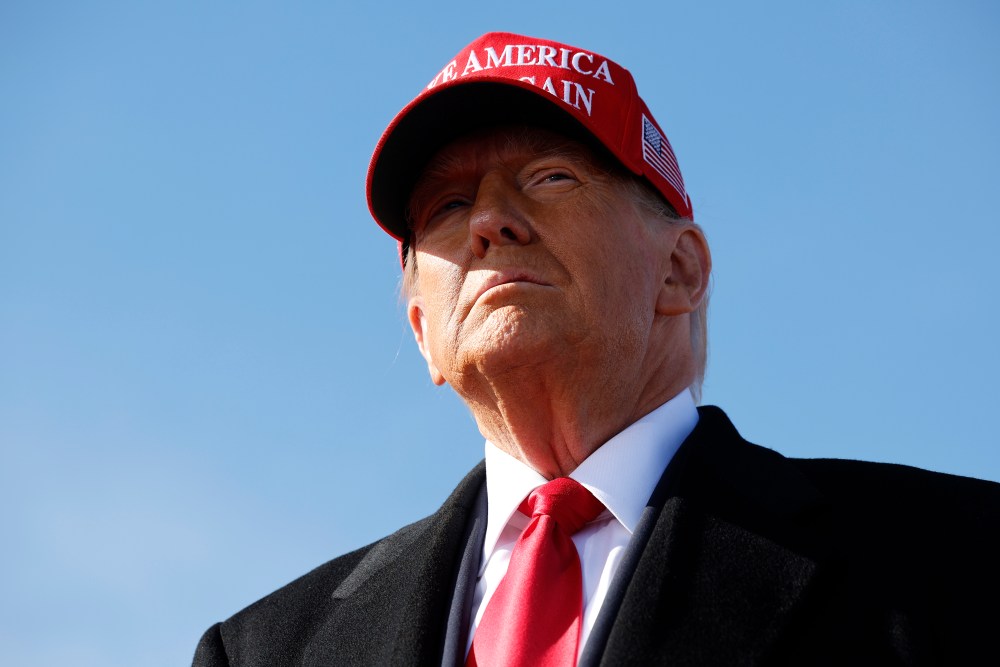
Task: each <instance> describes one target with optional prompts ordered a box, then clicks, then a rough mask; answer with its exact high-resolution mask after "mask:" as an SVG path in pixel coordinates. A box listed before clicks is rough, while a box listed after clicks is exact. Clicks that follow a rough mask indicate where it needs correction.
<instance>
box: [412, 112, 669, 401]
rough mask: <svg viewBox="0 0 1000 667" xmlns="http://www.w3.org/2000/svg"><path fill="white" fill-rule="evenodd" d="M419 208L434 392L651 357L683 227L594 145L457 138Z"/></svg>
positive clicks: (421, 320)
mask: <svg viewBox="0 0 1000 667" xmlns="http://www.w3.org/2000/svg"><path fill="white" fill-rule="evenodd" d="M410 209H411V218H412V221H413V223H412V224H413V243H414V247H415V249H416V258H415V259H416V269H417V280H416V285H415V287H414V293H413V295H411V299H410V303H409V309H408V310H409V318H410V322H411V325H412V326H413V329H414V333H415V335H416V337H417V341H418V343H419V345H420V347H421V351H422V352H423V353H424V356H425V357H426V358H427V361H428V365H429V367H430V371H431V375H432V378H433V379H434V381H435V382H436V383H438V384H440V383H442V382H444V381H448V382H450V383H451V384H452V385H454V386H456V389H459V388H460V387H461V385H462V384H463V381H465V380H467V379H468V377H469V374H479V375H482V376H485V377H488V378H489V377H491V376H493V377H496V376H497V375H498V374H503V373H506V372H510V371H513V370H517V369H525V368H529V367H533V366H534V367H538V368H542V367H543V366H544V365H546V364H549V365H551V364H557V365H558V364H560V363H564V364H566V369H565V370H566V372H567V373H570V375H572V373H571V371H572V367H573V366H579V365H580V364H603V365H608V364H611V365H613V364H615V363H616V360H620V361H621V363H623V364H625V365H626V366H627V365H628V364H629V363H631V362H634V361H635V360H636V358H640V359H641V358H642V357H643V355H644V354H645V353H646V352H647V351H648V347H649V345H650V340H649V339H650V335H651V328H652V323H653V320H654V317H655V315H656V311H657V300H658V298H660V292H661V288H662V285H663V283H664V279H665V277H666V276H669V271H670V268H669V265H670V258H669V255H670V249H669V245H670V238H671V235H672V234H674V232H673V231H672V230H673V226H671V225H670V224H669V223H667V222H666V221H665V220H663V219H662V218H659V217H656V216H655V215H653V214H651V213H649V212H646V211H645V210H644V209H642V207H640V206H638V205H637V204H635V203H634V202H633V200H632V198H631V197H630V196H629V194H628V193H627V191H626V190H625V188H624V186H623V181H622V179H621V178H620V177H618V176H616V175H614V174H613V173H612V172H611V171H610V170H609V169H608V168H607V167H605V166H604V165H602V164H601V163H599V162H598V161H597V160H596V159H595V157H594V155H593V154H592V153H591V152H590V151H589V150H588V149H587V148H586V147H585V146H584V145H582V144H580V143H578V142H576V141H572V140H569V139H566V138H564V137H562V136H560V135H557V134H555V133H552V132H549V131H545V130H541V129H534V128H531V129H527V128H513V129H510V128H506V129H499V130H491V131H488V132H482V133H478V134H474V135H470V136H468V137H465V138H462V139H459V140H457V141H455V142H453V143H451V144H449V145H448V146H446V147H445V148H443V149H442V150H441V151H439V152H438V153H437V155H436V156H435V157H434V158H433V160H432V161H431V162H430V163H429V165H428V166H427V168H426V169H425V170H424V172H423V173H422V175H421V177H420V179H419V180H418V182H417V185H416V187H415V188H414V191H413V194H412V197H411V201H410ZM622 370H625V369H622Z"/></svg>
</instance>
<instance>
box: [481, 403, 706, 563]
mask: <svg viewBox="0 0 1000 667" xmlns="http://www.w3.org/2000/svg"><path fill="white" fill-rule="evenodd" d="M697 423H698V410H697V408H696V407H695V404H694V399H693V398H692V397H691V393H690V392H689V391H688V390H687V389H685V390H684V391H682V392H681V393H680V394H678V395H677V396H674V397H673V398H672V399H670V400H669V401H667V402H666V403H664V404H663V405H661V406H660V407H658V408H656V409H655V410H653V411H652V412H650V413H649V414H647V415H645V416H644V417H642V418H640V419H639V420H638V421H636V422H635V423H633V424H632V425H631V426H629V427H628V428H626V429H625V430H623V431H622V432H620V433H619V434H618V435H616V436H614V437H613V438H611V439H610V440H608V441H607V442H606V443H604V444H603V445H602V446H601V447H599V448H598V449H597V450H596V451H595V452H594V453H593V454H591V455H590V456H588V457H587V458H586V459H585V460H584V461H583V463H581V464H580V465H579V466H578V467H577V469H576V470H574V471H573V472H572V473H570V475H569V476H570V477H571V478H573V479H575V480H576V481H578V482H580V483H581V484H582V485H583V486H585V487H586V488H587V489H589V490H590V492H591V493H593V494H594V496H595V497H597V499H598V500H600V501H601V502H602V503H604V506H605V507H607V508H608V510H609V511H610V512H611V513H612V514H613V515H614V516H615V518H616V519H618V521H619V522H621V524H622V525H623V526H624V527H625V529H626V530H628V532H629V533H631V532H633V531H634V530H635V527H636V524H638V522H639V517H640V515H641V514H642V510H643V508H645V506H646V501H647V500H649V497H650V496H651V495H652V493H653V489H654V488H655V487H656V483H657V482H659V481H660V477H661V476H662V475H663V471H664V470H666V468H667V464H669V463H670V461H671V459H672V458H673V456H674V453H675V452H676V451H677V449H678V448H679V447H680V446H681V443H683V442H684V439H685V438H687V436H688V435H689V434H690V433H691V431H692V430H694V427H695V425H696V424H697ZM547 481H548V480H547V479H545V477H543V476H542V475H541V474H539V473H538V472H537V471H536V470H534V469H533V468H531V467H530V466H528V465H527V464H525V463H522V462H521V461H519V460H518V459H516V458H514V457H513V456H511V455H509V454H507V453H506V452H503V451H501V450H500V449H499V448H498V447H497V446H496V445H494V444H493V443H492V442H490V441H489V440H487V441H486V497H487V501H488V503H487V508H488V509H487V519H486V540H485V542H484V543H483V554H484V558H483V562H485V561H486V559H487V558H489V556H490V555H491V554H492V553H493V549H494V548H495V547H496V544H497V541H498V540H499V539H500V533H501V532H502V531H503V529H504V527H505V526H506V525H507V522H508V521H509V520H510V518H511V516H513V514H514V512H516V511H517V508H518V506H519V505H520V504H521V501H522V500H524V499H525V498H526V497H527V496H528V494H529V493H531V492H532V491H533V490H534V489H536V488H538V487H539V486H541V485H542V484H545V482H547Z"/></svg>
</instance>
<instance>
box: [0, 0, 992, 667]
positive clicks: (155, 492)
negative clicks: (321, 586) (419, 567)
mask: <svg viewBox="0 0 1000 667" xmlns="http://www.w3.org/2000/svg"><path fill="white" fill-rule="evenodd" d="M998 17H1000V12H998V10H997V8H996V6H995V4H994V3H990V2H985V1H981V2H977V1H972V0H970V1H966V2H958V3H944V2H936V3H930V2H905V3H904V2H899V1H890V0H887V1H885V2H880V3H870V2H860V1H853V2H851V1H848V2H842V3H802V2H776V1H773V0H772V1H765V2H758V3H741V2H731V3H713V2H700V3H694V2H690V3H677V2H655V3H654V2H649V3H648V4H647V3H627V2H626V3H598V2H590V1H584V2H577V3H572V4H564V3H554V4H550V5H544V4H538V3H523V4H519V3H504V4H502V5H498V4H497V3H484V4H471V3H446V2H439V3H434V2H431V3H426V4H421V5H419V7H417V6H399V7H396V6H394V5H389V4H377V5H376V4H373V5H371V6H370V7H361V6H356V5H348V4H345V3H337V2H328V3H318V2H298V3H263V2H249V3H225V2H219V3H210V4H206V3H192V2H177V3H126V2H120V3H113V2H91V3H70V2H7V3H4V4H3V6H2V7H0V127H2V128H3V130H2V132H0V503H2V505H3V507H4V508H5V510H4V511H3V513H2V514H0V531H2V534H3V536H4V545H5V546H4V548H3V549H2V550H0V571H3V573H4V576H3V578H2V579H0V581H2V584H0V663H3V664H11V665H13V664H16V665H22V666H33V665H39V666H40V665H51V664H74V665H101V666H104V667H106V666H117V665H121V666H125V665H129V666H132V665H156V666H158V665H164V666H165V665H177V664H185V663H186V662H187V661H189V660H190V655H191V652H192V651H193V649H194V645H195V643H196V642H197V639H198V637H199V635H200V633H201V632H202V631H203V630H204V629H205V628H206V627H208V626H209V625H210V624H211V623H212V622H214V621H216V620H221V619H223V618H225V617H227V616H228V615H230V614H231V613H233V612H234V611H236V610H237V609H239V608H241V607H243V606H245V605H246V604H248V603H250V602H252V601H253V600H255V599H257V598H259V597H261V596H262V595H264V594H266V593H268V592H269V591H271V590H273V589H274V588H276V587H278V586H280V585H281V584H283V583H285V582H287V581H289V580H291V579H292V578H294V577H296V576H298V575H299V574H302V573H303V572H305V571H306V570H308V569H310V568H312V567H314V566H316V565H318V564H320V563H322V562H324V561H325V560H328V559H329V558H331V557H333V556H335V555H337V554H339V553H342V552H344V551H346V550H349V549H352V548H355V547H358V546H361V545H363V544H365V543H367V542H369V541H371V540H373V539H376V538H377V537H379V536H381V535H384V534H386V533H388V532H391V531H392V530H394V529H395V528H397V527H399V526H401V525H402V524H404V523H407V522H410V521H413V520H416V519H418V518H420V517H421V516H424V515H425V514H427V513H429V512H431V511H433V510H434V509H435V508H436V506H437V505H438V504H439V503H440V502H441V501H442V500H443V499H444V498H445V497H446V496H447V494H448V493H449V492H450V490H451V489H452V487H453V486H454V484H455V483H456V482H457V481H458V479H459V478H460V477H461V475H462V474H463V473H464V472H465V471H466V470H467V469H468V468H469V467H471V466H472V465H473V464H474V463H475V462H476V461H477V460H478V459H479V458H480V457H481V454H482V449H481V447H482V443H481V438H480V437H479V435H478V433H477V430H476V428H475V425H474V423H473V422H472V420H471V418H470V417H469V416H468V413H467V412H466V410H465V409H464V407H463V406H462V405H461V404H460V402H459V401H458V400H457V399H456V398H455V397H454V395H452V394H451V392H450V391H449V390H447V389H443V390H442V389H437V388H435V387H433V386H432V385H431V383H430V381H429V379H428V378H427V375H426V372H425V369H424V367H423V364H422V362H421V360H420V358H419V356H418V354H417V352H416V349H415V347H414V345H413V343H412V341H411V337H410V334H409V331H408V328H407V327H406V325H405V323H404V320H403V317H402V311H401V309H400V308H399V306H398V304H397V300H396V290H397V286H398V280H399V268H398V263H397V259H396V256H395V245H394V244H393V243H392V242H391V241H390V239H389V238H388V237H386V236H385V235H384V234H382V233H381V232H380V231H379V230H378V228H377V227H376V226H375V224H374V223H373V222H372V221H371V219H370V217H369V215H368V212H367V208H366V206H365V202H364V194H363V184H364V175H365V171H366V168H367V164H368V159H369V156H370V154H371V151H372V149H373V147H374V145H375V142H376V140H377V139H378V136H379V134H380V133H381V131H382V129H383V128H384V126H385V125H386V124H387V123H388V121H389V120H390V119H391V118H392V116H393V115H394V114H395V112H396V111H397V110H398V109H399V108H400V107H402V106H403V105H404V104H405V103H406V102H407V101H409V99H410V98H411V97H412V96H413V95H414V94H416V92H417V91H418V90H419V88H420V87H421V86H422V85H423V84H424V83H426V81H428V80H429V79H430V78H431V77H432V76H433V75H434V74H435V73H436V72H437V71H438V69H440V67H441V66H442V65H443V64H445V63H446V62H447V61H448V60H449V59H450V58H451V56H452V55H454V54H455V53H456V52H457V51H458V50H459V49H460V48H461V47H462V46H464V45H465V44H466V43H467V42H469V41H471V40H472V39H473V38H474V37H476V36H477V35H479V34H480V33H483V32H486V31H489V30H510V31H514V32H521V33H525V34H528V35H533V36H539V37H545V38H550V39H556V40H561V41H565V42H568V43H571V44H576V45H578V46H581V47H584V48H587V49H591V50H594V51H596V52H598V53H602V54H604V55H606V56H609V57H611V58H613V59H615V60H616V61H618V62H620V63H622V64H623V65H625V66H626V67H628V68H629V69H630V70H631V71H632V73H633V74H634V76H635V78H636V80H637V81H638V84H639V88H640V92H641V93H642V95H643V97H644V98H645V100H646V102H647V103H648V104H649V106H650V108H651V109H652V110H653V112H654V113H655V114H656V116H657V119H658V120H659V121H660V124H661V125H662V126H663V127H664V129H665V130H666V132H667V134H668V136H669V137H670V139H671V141H672V143H673V145H674V148H675V149H676V151H677V154H678V157H679V160H680V164H681V167H682V169H683V171H684V175H685V179H686V181H687V185H688V188H689V191H690V192H691V195H692V199H693V203H694V208H695V215H696V217H697V219H698V221H699V222H700V223H701V224H702V226H703V227H704V228H705V230H706V232H707V234H708V238H709V241H710V243H711V245H712V250H713V253H714V260H715V278H714V293H713V296H712V305H711V310H710V325H709V331H710V362H709V363H710V365H709V374H708V378H707V382H706V386H705V395H704V401H705V402H706V403H713V404H717V405H721V406H722V407H724V408H725V409H726V410H727V412H728V413H729V414H730V416H731V417H732V418H733V420H734V421H735V423H736V424H737V426H738V427H739V428H740V429H741V431H742V432H743V434H744V436H746V437H747V438H748V439H750V440H752V441H755V442H759V443H761V444H764V445H767V446H769V447H772V448H774V449H777V450H778V451H781V452H782V453H785V454H787V455H791V456H806V457H816V456H830V457H846V458H865V459H872V460H879V461H893V462H899V463H906V464H910V465H916V466H921V467H926V468H931V469H935V470H941V471H945V472H950V473H955V474H962V475H972V476H979V477H984V478H987V479H992V480H1000V451H998V446H997V445H998V442H997V440H998V438H997V436H996V431H995V429H994V428H993V425H992V424H991V422H992V421H993V416H994V415H995V414H996V405H997V402H998V399H1000V392H998V389H997V381H996V379H997V377H998V376H1000V355H998V354H997V353H996V351H995V345H996V341H997V340H1000V324H998V316H997V312H998V310H1000V298H998V289H997V287H998V280H997V278H996V276H995V264H996V263H995V260H994V254H995V252H996V248H997V246H998V244H1000V238H998V237H1000V232H998V222H1000V220H998V213H997V210H998V207H997V204H996V201H995V196H996V193H997V183H998V182H1000V124H998V123H997V118H1000V44H998V41H997V40H996V34H997V32H998V28H1000V21H998ZM373 486H377V487H379V488H381V489H382V494H381V495H380V496H378V497H376V496H375V495H374V494H373V493H372V491H371V489H372V488H373ZM845 491H846V492H849V489H847V490H845Z"/></svg>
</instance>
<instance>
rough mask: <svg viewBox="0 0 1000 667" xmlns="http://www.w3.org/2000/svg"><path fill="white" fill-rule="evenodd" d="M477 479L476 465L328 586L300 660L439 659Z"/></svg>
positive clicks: (481, 476)
mask: <svg viewBox="0 0 1000 667" xmlns="http://www.w3.org/2000/svg"><path fill="white" fill-rule="evenodd" d="M484 480H485V468H484V466H483V465H482V464H480V465H479V466H477V467H476V468H475V469H474V470H473V471H472V472H471V473H469V475H467V476H466V478H465V479H464V480H462V482H461V483H460V484H459V486H458V488H456V489H455V491H454V492H453V493H452V495H451V496H450V497H449V498H448V500H447V501H446V502H445V504H444V505H442V507H441V509H440V510H438V511H437V512H436V513H435V514H433V515H432V516H430V517H428V518H426V519H424V520H422V521H419V522H417V523H415V524H412V525H410V526H407V527H406V528H404V529H403V530H401V531H399V532H397V533H395V534H393V535H391V536H389V537H388V538H386V539H384V540H382V541H381V542H379V543H378V544H377V545H376V546H375V547H373V548H372V549H371V551H369V552H368V553H367V554H366V555H365V557H364V558H363V559H362V560H361V561H360V562H359V563H358V566H357V567H356V568H355V569H354V571H353V572H352V573H351V574H350V575H349V576H348V577H347V578H346V579H344V581H343V582H341V584H340V586H339V587H338V588H337V589H336V591H335V592H334V593H333V598H334V599H333V604H332V606H331V612H330V614H329V616H328V618H327V620H326V622H325V623H324V624H323V625H322V627H321V628H320V629H319V630H318V631H317V633H316V634H315V635H314V637H313V638H312V640H311V641H310V644H309V648H308V649H307V651H306V654H305V659H304V664H305V665H307V666H315V667H319V666H320V665H334V664H336V665H341V664H358V665H376V664H377V665H403V664H406V665H424V664H426V665H431V664H440V663H441V652H442V646H443V641H444V633H445V626H446V623H447V619H448V611H449V608H450V605H451V599H452V591H453V590H454V586H455V578H456V570H457V565H458V559H459V558H460V556H461V553H462V551H463V548H464V543H463V542H464V539H465V537H466V534H467V531H466V524H467V521H468V518H469V514H470V512H471V510H472V507H473V505H474V503H475V500H476V497H477V495H478V492H479V488H480V487H481V486H482V484H483V482H484Z"/></svg>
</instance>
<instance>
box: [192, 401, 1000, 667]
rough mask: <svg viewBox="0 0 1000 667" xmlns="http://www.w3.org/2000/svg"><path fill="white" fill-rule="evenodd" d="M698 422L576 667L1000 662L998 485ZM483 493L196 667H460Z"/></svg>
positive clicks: (222, 631) (216, 649) (314, 580)
mask: <svg viewBox="0 0 1000 667" xmlns="http://www.w3.org/2000/svg"><path fill="white" fill-rule="evenodd" d="M699 410H700V413H701V417H700V420H699V423H698V425H697V427H696V428H695V430H694V431H693V432H692V434H691V435H690V436H689V437H688V439H687V440H686V441H685V443H684V445H683V446H682V447H681V449H680V450H679V451H678V453H677V455H676V456H675V458H674V461H673V462H672V463H671V465H670V466H669V467H668V469H667V472H666V473H665V475H664V478H663V479H662V480H661V483H660V484H659V486H658V487H657V490H656V491H655V492H654V494H653V497H652V498H651V499H650V502H649V504H648V507H647V508H646V513H645V514H644V516H643V520H642V521H641V522H640V527H639V528H638V529H637V531H636V533H635V534H634V535H633V544H632V545H630V551H629V555H628V556H627V557H626V562H624V563H623V565H622V567H621V568H620V571H619V581H618V582H617V584H616V586H615V587H613V590H612V592H611V593H610V594H609V597H608V600H607V601H606V602H605V606H604V608H602V612H601V618H600V619H599V621H598V624H597V626H596V627H595V629H594V632H593V634H592V635H591V639H590V640H589V641H588V644H587V647H586V650H585V651H584V654H583V655H582V656H581V663H585V664H591V665H597V664H600V665H650V664H665V665H672V666H676V667H680V666H682V665H771V664H774V665H784V664H795V665H802V664H810V665H812V664H830V665H834V664H837V665H846V664H851V665H856V664H903V665H930V664H983V662H984V661H987V660H988V661H991V662H993V664H997V662H1000V657H998V656H1000V642H998V640H997V637H998V636H1000V613H998V611H997V610H998V605H1000V576H998V573H997V569H998V564H1000V548H998V544H997V538H998V529H1000V485H997V484H993V483H991V482H984V481H980V480H973V479H969V478H963V477H955V476H951V475H943V474H940V473H932V472H927V471H924V470H919V469H916V468H909V467H906V466H897V465H888V464H875V463H864V462H858V461H842V460H820V459H812V460H809V459H789V458H785V457H783V456H781V455H780V454H777V453H775V452H773V451H771V450H768V449H764V448H762V447H758V446H756V445H752V444H750V443H748V442H746V441H745V440H743V439H742V438H741V437H740V436H739V434H738V433H737V431H736V429H735V428H734V427H733V425H732V424H731V423H730V422H729V420H728V419H727V418H726V416H725V414H724V413H723V412H722V411H721V410H719V409H718V408H714V407H707V408H700V409H699ZM484 481H485V471H484V466H483V464H480V465H479V466H477V467H476V468H475V469H474V470H472V472H470V473H469V474H468V475H467V476H466V477H465V479H463V480H462V482H461V483H460V484H459V485H458V488H456V489H455V491H454V492H453V493H452V495H451V496H450V497H449V498H448V500H447V501H446V502H445V503H444V505H443V506H442V507H441V508H440V509H439V510H438V511H437V512H436V513H435V514H433V515H432V516H430V517H427V518H426V519H423V520H421V521H418V522H417V523H414V524H411V525H409V526H406V527H405V528H403V529H401V530H399V531H398V532H396V533H394V534H392V535H390V536H389V537H386V538H384V539H383V540H380V541H378V542H376V543H374V544H372V545H369V546H367V547H364V548H362V549H359V550H357V551H354V552H352V553H349V554H346V555H344V556H341V557H340V558H337V559H334V560H332V561H330V562H329V563H326V564H325V565H322V566H320V567H319V568H317V569H315V570H313V571H312V572H310V573H308V574H306V575H305V576H303V577H301V578H300V579H298V580H296V581H294V582H292V583H290V584H288V585H287V586H285V587H284V588H282V589H280V590H278V591H276V592H275V593H272V594H271V595H269V596H267V597H266V598H264V599H262V600H260V601H259V602H257V603H255V604H253V605H251V606H250V607H248V608H247V609H245V610H243V611H241V612H239V613H237V614H236V615H235V616H233V617H232V618H230V619H229V620H227V621H225V622H223V623H221V624H216V625H215V626H213V627H211V628H210V629H209V630H208V631H207V632H206V633H205V635H204V636H203V637H202V640H201V643H200V644H199V646H198V649H197V652H196V655H195V659H194V665H195V666H196V667H208V666H213V667H218V666H222V665H232V666H233V667H236V666H251V665H252V666H264V665H268V666H284V665H302V666H317V667H318V666H319V665H440V664H442V662H443V661H444V662H445V663H451V664H461V663H462V654H461V653H460V652H461V651H464V646H465V644H464V637H462V636H461V633H462V632H463V630H462V629H461V628H460V627H458V626H457V625H456V618H461V617H463V616H464V613H463V608H464V605H466V604H467V602H466V600H465V593H466V592H467V591H468V590H469V586H470V583H469V578H470V577H472V576H474V573H475V570H476V569H478V561H477V560H476V559H477V558H478V557H479V554H478V550H479V549H480V548H481V544H482V530H481V528H482V526H481V521H482V520H483V513H482V512H481V511H479V512H477V511H476V505H477V502H478V503H479V504H480V505H481V504H482V502H483V497H482V495H483V494H481V488H482V487H483V486H484ZM470 556H471V558H470ZM463 562H464V566H462V564H463ZM460 574H461V576H460ZM456 591H458V593H457V594H456ZM453 601H454V602H455V604H454V606H453ZM455 610H458V613H457V614H456V612H455ZM449 615H450V616H451V623H450V629H449Z"/></svg>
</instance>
